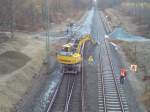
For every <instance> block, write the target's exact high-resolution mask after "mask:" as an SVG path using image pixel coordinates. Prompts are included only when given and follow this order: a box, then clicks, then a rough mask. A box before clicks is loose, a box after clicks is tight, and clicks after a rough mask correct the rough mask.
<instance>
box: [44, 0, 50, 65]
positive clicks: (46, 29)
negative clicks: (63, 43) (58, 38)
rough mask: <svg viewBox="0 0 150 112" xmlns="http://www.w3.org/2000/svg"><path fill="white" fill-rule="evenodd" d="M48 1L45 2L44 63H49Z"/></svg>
mask: <svg viewBox="0 0 150 112" xmlns="http://www.w3.org/2000/svg"><path fill="white" fill-rule="evenodd" d="M49 19H50V18H49V0H45V32H46V33H45V34H46V39H45V45H46V46H45V47H46V48H45V49H46V57H45V63H46V64H48V63H49V47H50V46H49V45H50V44H49V41H50V32H49V30H50V20H49Z"/></svg>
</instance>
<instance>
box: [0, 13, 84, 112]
mask: <svg viewBox="0 0 150 112" xmlns="http://www.w3.org/2000/svg"><path fill="white" fill-rule="evenodd" d="M82 14H83V12H81V13H80V14H78V16H76V17H75V18H74V19H72V18H70V19H69V18H68V19H67V20H66V21H65V22H63V23H62V24H59V25H57V24H54V25H53V28H51V31H52V32H58V33H59V32H62V31H63V30H64V29H66V26H67V25H68V24H69V23H70V22H72V21H76V20H79V19H80V18H81V16H82ZM36 33H37V35H36V36H35V32H34V33H32V32H25V31H24V32H20V31H17V32H15V36H14V38H10V33H7V32H5V33H1V35H0V36H1V38H0V112H6V111H7V112H10V111H14V112H16V109H17V108H18V107H21V106H23V105H25V104H27V103H28V102H31V103H33V102H34V100H33V99H34V97H35V95H36V93H37V92H39V91H40V90H41V88H42V86H43V85H44V83H45V82H46V80H48V77H49V76H48V75H47V73H48V72H52V70H53V68H54V66H55V64H56V63H55V59H54V58H55V55H56V51H57V50H58V49H59V48H60V47H61V45H63V44H64V43H65V42H66V39H61V40H60V39H56V40H55V41H50V46H49V48H50V52H49V55H50V58H49V60H50V64H49V65H47V64H43V60H44V58H45V41H44V39H42V38H40V35H39V33H38V32H36Z"/></svg>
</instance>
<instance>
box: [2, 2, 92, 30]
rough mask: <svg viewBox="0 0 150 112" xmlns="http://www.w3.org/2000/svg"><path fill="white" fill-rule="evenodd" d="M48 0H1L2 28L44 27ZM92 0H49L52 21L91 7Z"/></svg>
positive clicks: (34, 28) (27, 28)
mask: <svg viewBox="0 0 150 112" xmlns="http://www.w3.org/2000/svg"><path fill="white" fill-rule="evenodd" d="M45 1H46V0H1V1H0V30H1V31H8V30H10V29H11V30H12V29H14V30H38V29H39V28H42V27H43V17H44V15H45V14H44V13H45ZM90 1H91V0H48V5H49V14H48V15H49V19H50V22H57V20H58V21H61V20H60V19H61V18H65V17H67V16H70V14H71V13H75V12H76V11H79V10H84V9H86V8H88V7H89V3H90Z"/></svg>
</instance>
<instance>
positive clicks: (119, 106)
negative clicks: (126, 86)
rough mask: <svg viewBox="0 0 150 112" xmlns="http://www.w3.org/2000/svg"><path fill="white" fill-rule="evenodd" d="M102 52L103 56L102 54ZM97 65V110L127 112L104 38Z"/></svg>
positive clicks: (126, 105)
mask: <svg viewBox="0 0 150 112" xmlns="http://www.w3.org/2000/svg"><path fill="white" fill-rule="evenodd" d="M102 54H103V56H102ZM99 61H100V63H101V65H100V64H99V65H98V68H99V70H98V71H99V72H98V91H99V98H98V105H99V112H128V111H129V109H128V104H127V101H126V97H125V95H124V91H123V88H122V86H121V84H120V81H119V78H117V76H116V75H115V73H114V67H113V64H112V61H111V57H110V54H109V49H108V45H107V42H106V40H104V41H103V42H102V44H101V46H100V51H99Z"/></svg>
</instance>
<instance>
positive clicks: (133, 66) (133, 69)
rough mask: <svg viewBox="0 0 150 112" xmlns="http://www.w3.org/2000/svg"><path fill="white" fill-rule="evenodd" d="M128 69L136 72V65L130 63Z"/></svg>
mask: <svg viewBox="0 0 150 112" xmlns="http://www.w3.org/2000/svg"><path fill="white" fill-rule="evenodd" d="M130 70H131V71H133V72H136V71H137V65H135V64H132V65H131V66H130Z"/></svg>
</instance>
